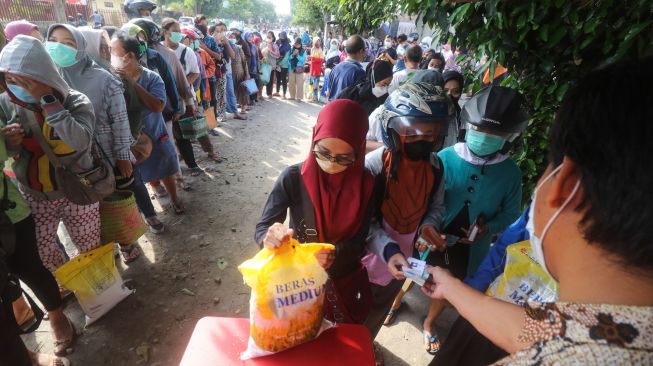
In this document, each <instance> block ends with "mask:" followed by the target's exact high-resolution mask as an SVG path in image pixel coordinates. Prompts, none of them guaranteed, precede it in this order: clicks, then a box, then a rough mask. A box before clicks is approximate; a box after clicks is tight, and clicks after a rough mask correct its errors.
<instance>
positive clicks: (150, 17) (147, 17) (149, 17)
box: [143, 15, 154, 21]
mask: <svg viewBox="0 0 653 366" xmlns="http://www.w3.org/2000/svg"><path fill="white" fill-rule="evenodd" d="M143 19H147V20H151V21H154V18H152V16H151V15H148V16H146V17H143Z"/></svg>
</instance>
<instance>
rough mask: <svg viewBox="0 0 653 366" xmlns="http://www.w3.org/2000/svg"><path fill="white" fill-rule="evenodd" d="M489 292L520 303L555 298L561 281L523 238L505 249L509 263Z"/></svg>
mask: <svg viewBox="0 0 653 366" xmlns="http://www.w3.org/2000/svg"><path fill="white" fill-rule="evenodd" d="M486 294H488V295H490V296H492V297H495V298H497V299H500V300H503V301H507V302H511V303H514V304H517V305H521V304H523V303H524V302H526V301H533V302H539V303H545V302H555V301H556V300H557V299H558V283H557V282H556V281H555V280H554V279H553V278H552V277H551V276H549V274H548V273H546V271H545V270H544V269H543V268H542V266H540V264H539V263H537V261H536V260H535V259H534V258H533V251H532V249H531V244H530V242H529V241H528V240H527V241H522V242H519V243H516V244H512V245H510V246H508V248H507V249H506V267H505V269H504V271H503V274H502V275H501V276H499V277H497V278H496V279H495V280H494V282H493V283H492V284H491V285H490V287H489V288H488V289H487V291H486Z"/></svg>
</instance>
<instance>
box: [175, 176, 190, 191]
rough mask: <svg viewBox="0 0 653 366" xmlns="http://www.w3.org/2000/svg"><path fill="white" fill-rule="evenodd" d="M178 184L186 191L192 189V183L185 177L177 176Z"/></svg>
mask: <svg viewBox="0 0 653 366" xmlns="http://www.w3.org/2000/svg"><path fill="white" fill-rule="evenodd" d="M177 185H178V186H179V188H181V189H183V190H184V191H186V192H188V191H190V184H188V183H186V181H185V180H184V179H183V178H177Z"/></svg>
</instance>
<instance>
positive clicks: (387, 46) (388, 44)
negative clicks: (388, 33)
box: [383, 42, 392, 48]
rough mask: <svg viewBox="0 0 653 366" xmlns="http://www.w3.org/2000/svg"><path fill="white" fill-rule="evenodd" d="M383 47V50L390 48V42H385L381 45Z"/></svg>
mask: <svg viewBox="0 0 653 366" xmlns="http://www.w3.org/2000/svg"><path fill="white" fill-rule="evenodd" d="M383 44H384V45H385V48H390V47H392V42H385V43H383Z"/></svg>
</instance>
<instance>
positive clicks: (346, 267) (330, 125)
mask: <svg viewBox="0 0 653 366" xmlns="http://www.w3.org/2000/svg"><path fill="white" fill-rule="evenodd" d="M367 130H368V122H367V113H366V112H365V110H364V109H363V108H362V107H361V106H360V105H359V104H357V103H356V102H352V101H350V100H336V101H333V102H331V103H329V104H327V105H326V106H325V107H324V108H323V109H322V111H321V112H320V114H319V116H318V119H317V124H316V125H315V127H314V128H313V139H312V144H311V151H310V153H309V155H308V157H307V158H306V160H305V161H304V162H303V163H300V164H297V165H293V166H290V167H288V168H286V169H285V170H284V171H283V172H282V173H281V176H280V177H279V178H278V180H277V182H276V183H275V185H274V188H273V190H272V192H271V193H270V195H269V197H268V201H267V203H266V205H265V208H264V209H263V214H262V216H261V219H260V222H259V223H258V224H257V225H256V242H257V243H258V244H259V245H261V246H265V247H268V248H274V247H277V246H278V245H280V243H281V242H283V241H284V240H288V238H289V237H291V236H292V237H294V238H295V239H297V240H298V241H299V242H302V243H306V242H315V241H319V242H325V243H331V244H334V245H335V246H336V250H335V253H333V252H328V251H324V252H321V253H318V254H317V257H318V260H319V261H320V263H321V264H322V266H323V267H324V268H326V269H327V272H328V273H329V277H330V279H331V280H330V281H329V282H328V283H327V287H326V291H327V301H325V310H326V315H325V316H326V317H327V318H328V319H330V320H335V321H336V322H347V323H350V322H355V323H363V322H364V321H365V319H366V318H367V314H368V312H369V309H370V306H371V301H372V299H371V292H370V285H369V280H368V277H367V271H366V270H365V267H363V266H362V265H361V258H362V257H363V256H364V255H365V254H366V253H367V250H366V249H367V248H366V238H367V236H368V232H369V228H370V221H371V219H372V216H373V215H374V213H375V212H376V210H377V205H376V203H375V200H374V197H377V196H379V195H378V194H375V192H374V191H375V180H374V178H373V177H372V175H371V174H370V173H369V172H368V171H367V170H365V136H366V134H367ZM288 210H289V211H290V225H289V226H290V229H288V228H286V227H285V226H283V224H282V223H283V222H284V221H285V219H286V214H287V212H288ZM406 265H407V264H406Z"/></svg>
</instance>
